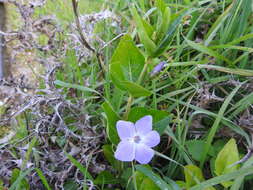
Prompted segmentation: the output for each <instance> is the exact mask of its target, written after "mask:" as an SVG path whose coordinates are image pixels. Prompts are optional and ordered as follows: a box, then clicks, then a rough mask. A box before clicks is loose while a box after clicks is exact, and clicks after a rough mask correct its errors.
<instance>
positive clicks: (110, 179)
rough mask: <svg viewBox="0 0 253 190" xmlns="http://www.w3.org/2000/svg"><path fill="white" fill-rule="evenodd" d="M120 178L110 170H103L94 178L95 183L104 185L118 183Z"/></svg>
mask: <svg viewBox="0 0 253 190" xmlns="http://www.w3.org/2000/svg"><path fill="white" fill-rule="evenodd" d="M117 183H119V179H116V178H115V177H114V176H113V175H112V174H111V173H110V172H109V171H106V170H105V171H102V172H100V173H99V174H98V176H97V177H96V179H95V180H94V184H96V185H103V184H117Z"/></svg>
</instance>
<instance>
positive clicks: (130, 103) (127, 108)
mask: <svg viewBox="0 0 253 190" xmlns="http://www.w3.org/2000/svg"><path fill="white" fill-rule="evenodd" d="M150 60H151V59H150V58H147V61H146V63H145V64H144V67H143V69H142V71H141V74H140V76H139V78H138V80H137V83H138V84H141V83H142V81H143V79H144V76H145V73H146V71H147V68H148V64H149V62H150ZM133 101H134V97H133V96H132V95H130V96H129V98H128V100H127V106H126V111H125V114H124V117H123V118H124V119H125V120H127V119H128V115H129V112H130V110H131V105H132V103H133Z"/></svg>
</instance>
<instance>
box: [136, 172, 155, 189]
mask: <svg viewBox="0 0 253 190" xmlns="http://www.w3.org/2000/svg"><path fill="white" fill-rule="evenodd" d="M135 178H136V184H137V189H138V190H146V189H152V190H159V189H160V188H159V187H157V185H156V184H155V183H154V182H153V181H152V180H151V179H149V178H148V177H146V176H145V175H144V174H143V173H141V172H139V171H136V172H135Z"/></svg>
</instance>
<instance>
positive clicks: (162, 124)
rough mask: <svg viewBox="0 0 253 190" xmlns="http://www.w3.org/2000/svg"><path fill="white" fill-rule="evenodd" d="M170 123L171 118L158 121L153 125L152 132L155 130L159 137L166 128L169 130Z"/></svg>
mask: <svg viewBox="0 0 253 190" xmlns="http://www.w3.org/2000/svg"><path fill="white" fill-rule="evenodd" d="M170 122H171V117H170V116H168V117H165V118H163V119H161V120H160V121H158V122H156V123H154V130H156V131H157V132H158V133H159V134H160V135H162V134H163V133H164V132H165V130H166V129H167V128H169V124H170Z"/></svg>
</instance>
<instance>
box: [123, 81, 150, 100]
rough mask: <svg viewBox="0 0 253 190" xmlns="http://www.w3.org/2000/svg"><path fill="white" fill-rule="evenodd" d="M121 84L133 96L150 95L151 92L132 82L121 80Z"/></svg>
mask: <svg viewBox="0 0 253 190" xmlns="http://www.w3.org/2000/svg"><path fill="white" fill-rule="evenodd" d="M121 84H122V86H123V87H124V88H125V89H126V90H127V91H128V92H129V93H130V94H131V95H132V96H133V97H141V96H150V95H151V94H152V92H150V91H149V90H147V89H145V88H143V87H142V86H140V85H138V84H136V83H133V82H127V81H124V82H121Z"/></svg>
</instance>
